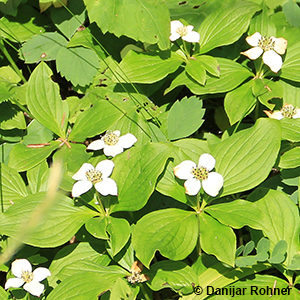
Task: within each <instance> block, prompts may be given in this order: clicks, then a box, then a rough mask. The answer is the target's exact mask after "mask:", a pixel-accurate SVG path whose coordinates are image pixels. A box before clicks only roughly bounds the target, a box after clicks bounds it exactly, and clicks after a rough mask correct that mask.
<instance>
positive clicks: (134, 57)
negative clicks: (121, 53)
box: [115, 51, 182, 83]
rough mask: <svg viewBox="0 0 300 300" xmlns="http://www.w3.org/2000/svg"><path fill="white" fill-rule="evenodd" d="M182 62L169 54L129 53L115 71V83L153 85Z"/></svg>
mask: <svg viewBox="0 0 300 300" xmlns="http://www.w3.org/2000/svg"><path fill="white" fill-rule="evenodd" d="M181 64H182V60H181V59H179V58H178V57H177V56H175V55H170V52H160V55H158V54H157V53H153V54H152V53H147V54H144V53H137V52H135V51H129V52H128V53H127V55H126V56H125V57H124V58H123V60H122V61H121V63H120V65H119V70H117V72H118V73H117V74H115V76H116V75H117V82H137V83H154V82H156V81H158V80H161V79H163V78H165V77H166V76H167V75H168V74H170V73H173V72H175V71H176V70H177V69H178V68H179V66H180V65H181Z"/></svg>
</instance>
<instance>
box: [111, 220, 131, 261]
mask: <svg viewBox="0 0 300 300" xmlns="http://www.w3.org/2000/svg"><path fill="white" fill-rule="evenodd" d="M106 230H107V232H108V234H109V236H110V241H111V249H112V254H113V256H115V255H116V254H117V253H118V252H119V251H120V250H121V249H122V248H123V247H124V246H125V244H126V243H127V241H128V239H129V237H130V233H131V229H130V225H129V223H128V221H127V220H125V219H118V218H113V217H109V218H108V221H107V227H106Z"/></svg>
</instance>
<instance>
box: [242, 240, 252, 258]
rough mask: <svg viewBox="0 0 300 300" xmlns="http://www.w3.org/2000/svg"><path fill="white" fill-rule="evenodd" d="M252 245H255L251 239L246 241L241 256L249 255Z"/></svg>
mask: <svg viewBox="0 0 300 300" xmlns="http://www.w3.org/2000/svg"><path fill="white" fill-rule="evenodd" d="M254 247H255V243H254V242H253V241H250V242H248V243H247V244H246V245H245V248H244V251H243V256H247V255H249V254H250V253H251V252H252V251H253V250H254Z"/></svg>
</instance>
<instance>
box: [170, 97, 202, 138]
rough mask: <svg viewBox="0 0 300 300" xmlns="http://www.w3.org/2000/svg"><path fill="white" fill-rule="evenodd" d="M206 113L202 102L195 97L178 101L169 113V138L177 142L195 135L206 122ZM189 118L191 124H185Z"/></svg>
mask: <svg viewBox="0 0 300 300" xmlns="http://www.w3.org/2000/svg"><path fill="white" fill-rule="evenodd" d="M204 113H205V110H204V109H203V108H202V100H200V99H199V98H197V97H195V96H193V97H190V98H188V97H184V98H183V99H182V100H181V101H178V100H177V101H176V102H175V103H174V104H173V105H172V107H171V109H170V110H169V113H168V138H169V139H170V140H176V139H179V138H183V137H187V136H189V135H191V134H192V133H194V132H195V131H196V130H198V128H199V127H200V126H201V125H202V123H203V122H204V120H203V119H202V118H203V116H204ZM187 116H188V119H189V122H183V121H182V120H184V119H185V118H186V117H187Z"/></svg>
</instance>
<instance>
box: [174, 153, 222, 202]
mask: <svg viewBox="0 0 300 300" xmlns="http://www.w3.org/2000/svg"><path fill="white" fill-rule="evenodd" d="M215 164H216V160H215V159H214V158H213V156H211V155H210V154H208V153H204V154H202V155H201V156H200V158H199V162H198V166H197V165H196V163H194V162H193V161H191V160H185V161H183V162H182V163H180V164H179V165H178V166H176V167H175V168H174V174H175V176H176V177H178V178H179V179H184V180H186V181H185V183H184V187H185V192H186V194H188V195H190V196H195V195H197V194H198V193H199V191H200V188H201V183H202V186H203V189H204V191H205V192H206V193H207V194H208V195H210V196H212V197H215V196H217V195H218V193H219V191H220V189H221V188H222V186H223V176H222V175H220V174H219V173H217V172H210V171H211V170H212V169H213V168H214V167H215Z"/></svg>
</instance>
